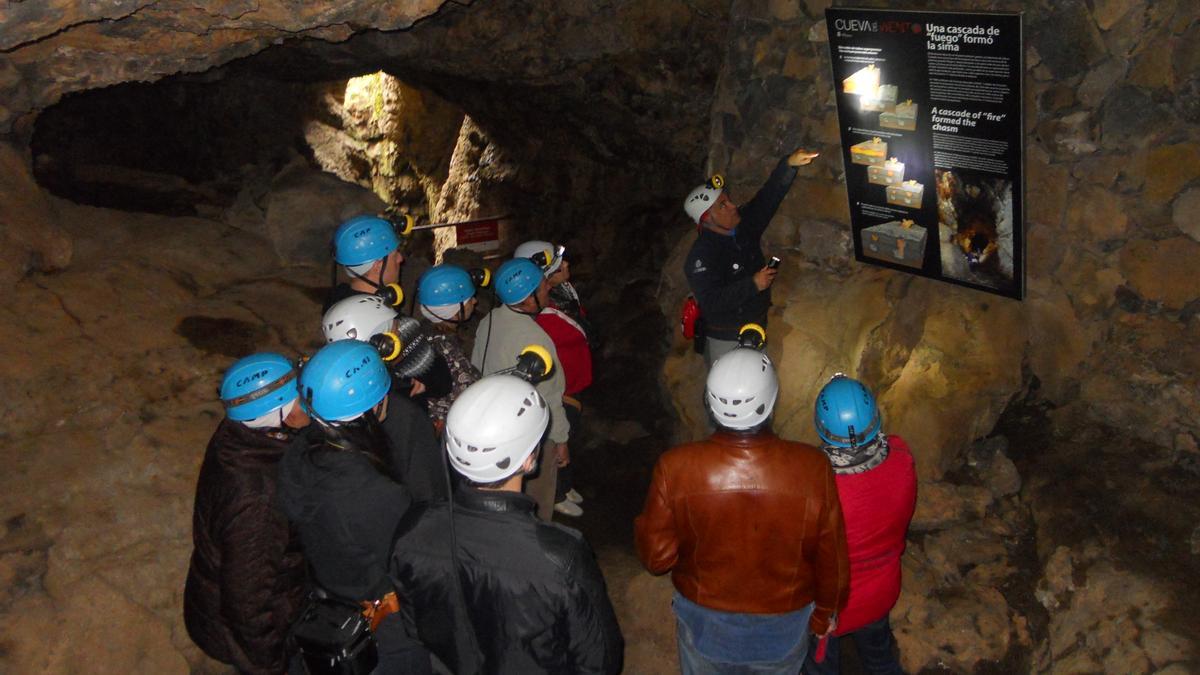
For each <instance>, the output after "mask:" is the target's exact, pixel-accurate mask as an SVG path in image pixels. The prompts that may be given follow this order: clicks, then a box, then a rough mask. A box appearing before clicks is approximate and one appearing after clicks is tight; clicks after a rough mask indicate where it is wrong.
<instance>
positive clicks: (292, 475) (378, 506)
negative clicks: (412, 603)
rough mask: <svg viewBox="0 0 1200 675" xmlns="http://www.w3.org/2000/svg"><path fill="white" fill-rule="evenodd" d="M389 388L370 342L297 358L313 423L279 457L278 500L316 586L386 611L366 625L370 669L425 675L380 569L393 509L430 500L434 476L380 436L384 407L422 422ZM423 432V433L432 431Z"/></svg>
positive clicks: (423, 657) (423, 658) (421, 656)
mask: <svg viewBox="0 0 1200 675" xmlns="http://www.w3.org/2000/svg"><path fill="white" fill-rule="evenodd" d="M390 386H391V376H390V374H389V373H388V371H387V369H386V368H385V367H384V365H383V361H382V360H381V359H380V357H379V354H378V352H377V351H376V348H375V347H373V346H371V345H370V344H367V343H365V342H358V341H355V340H340V341H337V342H334V343H332V344H329V345H326V346H325V347H323V348H322V349H321V350H320V351H318V352H317V354H316V355H314V356H313V358H312V359H311V360H310V361H309V362H308V363H306V364H305V366H304V369H303V371H302V372H301V374H300V390H301V394H302V400H303V404H304V405H305V407H306V409H307V410H308V411H309V414H310V415H312V417H313V418H314V420H316V422H317V424H316V425H315V428H316V433H314V434H312V435H311V436H312V442H311V443H309V444H308V445H306V446H305V447H301V448H292V449H291V450H290V451H289V452H288V453H287V455H286V456H285V457H284V458H283V461H282V462H281V464H280V468H279V502H280V504H281V506H282V508H283V511H284V513H286V514H287V517H288V518H289V519H290V520H291V521H292V523H293V525H295V527H296V529H297V530H298V531H299V533H300V539H301V541H302V542H303V543H304V550H305V556H306V557H307V559H308V562H309V565H310V566H311V570H312V575H313V581H314V583H315V584H316V585H317V587H318V588H319V589H321V590H322V591H324V592H326V593H328V594H329V595H332V596H334V597H337V598H340V599H343V600H347V601H350V602H354V603H367V604H373V603H375V602H376V601H378V602H379V604H380V606H381V607H384V608H386V610H387V611H386V612H385V613H384V614H383V615H382V618H381V619H379V621H380V623H379V624H378V627H377V628H376V629H375V630H374V635H375V640H376V642H377V644H378V647H379V666H378V668H379V670H378V671H377V672H380V673H428V672H430V662H429V655H428V653H427V652H426V651H425V650H424V649H423V648H422V647H421V646H420V645H419V644H416V643H415V642H414V641H412V640H410V639H408V637H407V636H406V635H405V633H404V630H403V625H402V624H401V623H400V621H399V615H397V614H395V613H394V610H395V607H396V606H395V598H394V594H392V591H391V583H390V580H389V579H388V575H387V567H388V559H389V556H390V552H391V546H392V541H393V537H394V534H395V531H396V525H397V523H398V522H399V521H400V518H401V516H403V515H404V513H405V511H407V510H408V508H409V506H410V505H411V504H412V502H413V500H414V497H419V498H421V499H429V498H433V497H434V495H435V494H436V493H435V490H436V485H435V483H437V481H434V480H433V479H432V477H431V476H429V475H428V472H425V470H424V469H423V468H422V462H421V455H420V454H419V453H418V452H416V451H413V448H412V446H408V445H406V444H405V447H401V444H393V443H391V442H389V438H388V431H387V429H388V426H389V424H388V418H391V417H392V415H393V413H395V414H396V415H398V416H399V415H404V416H405V417H406V418H407V419H408V422H405V423H404V424H403V425H401V426H408V425H409V424H410V423H411V421H412V420H413V419H414V418H415V419H416V420H417V421H418V422H420V423H421V424H422V425H424V427H426V428H429V427H430V425H429V421H428V418H426V417H425V414H424V412H423V411H421V410H419V409H415V405H414V404H413V403H412V402H411V401H408V400H407V399H405V398H403V397H395V396H392V397H389V396H388V390H389V388H390ZM393 405H395V406H397V408H396V410H394V411H393V410H392V406H393ZM405 406H407V407H408V410H407V411H405V409H404V407H405ZM417 428H418V427H414V426H410V427H409V431H413V430H415V429H417ZM427 433H428V438H429V439H431V438H432V430H429V431H428V432H427ZM433 448H434V450H435V452H436V446H433ZM434 457H436V455H434ZM419 474H423V477H422V478H417V476H418V475H419ZM410 485H411V486H410ZM389 595H392V596H393V597H390V598H389V597H388V596H389Z"/></svg>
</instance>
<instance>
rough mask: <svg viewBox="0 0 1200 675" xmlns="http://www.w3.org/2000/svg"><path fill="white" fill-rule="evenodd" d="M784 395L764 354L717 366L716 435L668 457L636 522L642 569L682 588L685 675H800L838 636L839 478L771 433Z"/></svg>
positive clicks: (710, 399)
mask: <svg viewBox="0 0 1200 675" xmlns="http://www.w3.org/2000/svg"><path fill="white" fill-rule="evenodd" d="M778 393H779V380H778V378H777V376H776V374H775V369H774V366H773V365H772V363H771V360H770V359H769V358H768V357H767V356H766V355H765V354H763V353H761V352H759V351H757V350H756V349H752V348H749V347H739V348H736V349H734V350H733V351H731V352H729V353H728V354H726V355H724V356H722V357H721V358H720V359H718V360H717V362H716V363H715V364H713V367H712V370H711V371H710V372H709V375H708V381H707V388H706V392H705V402H706V406H707V408H708V411H709V414H710V415H711V417H712V419H713V422H714V423H715V424H716V427H717V431H716V433H714V434H713V435H712V436H711V437H710V438H708V439H707V440H704V441H700V442H696V443H689V444H686V445H682V446H679V447H676V448H673V449H671V450H669V451H667V452H666V453H664V454H663V455H662V456H661V457H660V458H659V460H658V463H657V465H656V466H655V467H654V477H653V480H652V483H651V486H650V490H649V492H648V493H647V495H646V505H645V508H644V509H643V511H642V514H641V515H639V516H638V517H637V519H636V521H635V522H634V529H635V533H636V539H637V550H638V557H639V558H640V559H641V561H642V564H643V565H645V566H646V569H648V570H649V571H650V572H651V573H653V574H662V573H665V572H670V573H671V581H672V582H673V583H674V584H675V589H676V594H675V598H674V601H673V603H672V604H673V607H674V610H675V615H676V619H677V621H676V629H677V642H678V646H679V661H680V667H681V669H682V671H683V672H684V673H685V674H687V673H717V672H742V670H743V669H744V668H746V667H751V668H753V672H755V673H776V672H778V673H789V674H794V673H797V672H799V669H800V666H801V664H803V663H804V658H805V655H806V653H807V650H808V643H809V638H808V631H809V630H811V632H812V633H814V634H816V635H818V636H821V635H826V634H828V633H829V632H830V631H831V630H832V629H833V627H834V626H835V625H836V613H837V611H838V608H839V607H841V606H842V605H843V604H844V602H845V599H846V594H847V590H848V587H849V563H848V560H847V555H846V534H845V529H844V527H843V523H842V511H841V506H840V505H839V502H838V495H837V488H836V484H835V482H834V476H833V471H832V469H831V468H830V465H829V460H828V459H827V458H826V457H825V455H824V454H823V453H822V452H821V451H820V450H818V449H817V448H815V447H813V446H810V445H807V444H805V443H798V442H793V441H786V440H783V439H781V438H778V437H777V436H775V434H774V433H773V432H772V431H771V429H770V417H771V413H772V411H773V409H774V406H775V399H776V397H777V396H778ZM806 628H807V630H806Z"/></svg>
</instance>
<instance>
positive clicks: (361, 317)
mask: <svg viewBox="0 0 1200 675" xmlns="http://www.w3.org/2000/svg"><path fill="white" fill-rule="evenodd" d="M395 320H396V310H394V309H392V308H391V307H388V306H387V305H386V304H385V303H384V301H383V298H381V297H379V296H378V295H366V294H359V295H352V296H350V297H348V298H346V299H344V300H339V301H337V302H335V303H334V304H333V306H332V307H330V308H329V311H328V312H325V316H324V317H323V318H322V319H321V329H322V330H323V331H325V341H326V342H335V341H337V340H358V341H360V342H366V341H368V340H370V339H371V336H372V335H378V334H379V333H383V332H385V331H387V330H390V329H391V327H392V322H393V321H395Z"/></svg>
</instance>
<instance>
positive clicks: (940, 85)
mask: <svg viewBox="0 0 1200 675" xmlns="http://www.w3.org/2000/svg"><path fill="white" fill-rule="evenodd" d="M825 18H826V21H827V23H828V28H829V49H830V57H831V60H832V62H833V82H834V86H835V87H836V89H837V108H838V121H839V123H840V125H841V136H842V156H843V161H844V163H845V167H846V191H847V193H848V194H849V197H850V223H851V227H852V228H853V232H854V254H855V257H856V258H857V259H858V260H859V261H861V262H868V263H873V264H877V265H883V266H885V267H892V268H895V269H899V270H904V271H908V272H913V273H915V274H920V275H922V276H927V277H932V278H935V279H941V280H943V281H949V282H952V283H956V284H961V285H964V286H970V287H972V288H977V289H980V290H984V291H989V292H992V293H997V294H1000V295H1006V296H1009V297H1012V298H1018V299H1020V298H1021V297H1023V295H1024V286H1025V283H1024V282H1025V260H1024V258H1025V249H1024V245H1025V242H1024V228H1023V226H1022V225H1023V222H1024V221H1023V219H1022V215H1023V214H1022V210H1023V209H1022V198H1023V195H1024V183H1023V182H1022V155H1023V149H1022V146H1021V144H1022V142H1023V139H1024V135H1023V133H1022V122H1021V101H1022V95H1021V75H1022V73H1023V72H1024V67H1023V64H1022V58H1021V55H1022V49H1021V15H1020V14H1002V13H958V12H910V11H903V10H876V9H845V8H837V9H827V10H826V11H825Z"/></svg>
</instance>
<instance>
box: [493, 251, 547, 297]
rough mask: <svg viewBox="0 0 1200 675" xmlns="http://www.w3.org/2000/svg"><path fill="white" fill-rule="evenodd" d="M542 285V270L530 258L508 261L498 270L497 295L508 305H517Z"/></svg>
mask: <svg viewBox="0 0 1200 675" xmlns="http://www.w3.org/2000/svg"><path fill="white" fill-rule="evenodd" d="M541 283H542V268H540V267H538V266H537V265H536V264H534V262H533V261H532V260H530V259H529V258H513V259H512V260H506V261H505V262H504V264H503V265H501V266H500V269H498V270H496V295H498V296H499V297H500V302H503V303H504V304H506V305H515V304H517V303H518V302H521V301H522V300H524V299H525V298H528V297H529V296H530V295H532V294H533V292H534V291H536V290H537V288H538V285H540V284H541Z"/></svg>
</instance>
